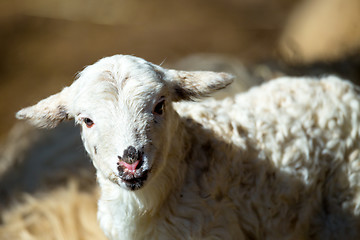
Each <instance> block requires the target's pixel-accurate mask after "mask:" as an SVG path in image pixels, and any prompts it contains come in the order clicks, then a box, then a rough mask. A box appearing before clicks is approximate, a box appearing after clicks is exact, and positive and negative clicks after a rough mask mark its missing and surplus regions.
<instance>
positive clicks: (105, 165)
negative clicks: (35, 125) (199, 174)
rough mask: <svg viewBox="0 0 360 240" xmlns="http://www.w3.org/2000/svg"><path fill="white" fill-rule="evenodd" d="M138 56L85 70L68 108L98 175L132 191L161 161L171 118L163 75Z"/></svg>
mask: <svg viewBox="0 0 360 240" xmlns="http://www.w3.org/2000/svg"><path fill="white" fill-rule="evenodd" d="M131 60H133V59H131ZM136 60H137V61H130V60H128V59H126V61H118V62H116V63H113V62H110V63H109V62H105V63H103V64H101V62H99V63H98V64H95V65H93V66H90V67H88V68H87V69H85V70H84V71H83V72H82V73H81V75H80V77H79V79H78V80H77V81H78V82H79V84H81V85H82V86H81V87H80V88H79V89H80V90H79V91H78V92H77V93H75V95H74V96H75V98H74V99H73V102H74V105H73V108H72V111H73V112H74V113H75V120H76V122H77V123H79V124H80V125H81V129H82V139H83V142H84V145H85V148H86V150H87V152H88V153H89V154H90V156H91V158H92V160H93V163H94V165H95V167H96V168H97V170H98V174H102V175H103V177H106V178H108V179H110V180H111V181H113V182H115V183H117V184H118V185H120V186H121V187H123V188H126V189H130V190H137V189H139V188H141V187H142V186H143V185H144V183H145V182H146V181H147V180H149V181H150V179H151V177H152V175H155V174H156V172H157V170H158V169H161V168H162V166H163V165H164V157H165V156H166V154H167V149H168V147H167V146H168V144H169V139H171V135H172V133H173V132H172V131H171V129H169V124H168V123H169V122H172V121H174V120H175V119H173V120H170V119H171V118H173V117H174V112H173V110H172V109H171V103H170V99H171V97H170V93H169V90H168V89H167V87H166V84H165V82H164V80H163V79H162V77H163V74H162V73H160V70H157V69H155V68H154V66H152V65H151V64H149V63H147V62H145V61H140V63H139V60H138V59H136ZM84 89H86V91H84Z"/></svg>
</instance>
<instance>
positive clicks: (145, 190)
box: [16, 55, 360, 239]
mask: <svg viewBox="0 0 360 240" xmlns="http://www.w3.org/2000/svg"><path fill="white" fill-rule="evenodd" d="M232 81H233V77H232V75H230V74H227V73H215V72H210V71H193V72H189V71H179V70H173V69H166V68H164V67H161V66H158V65H155V64H152V63H150V62H147V61H145V60H143V59H141V58H138V57H135V56H127V55H115V56H112V57H106V58H103V59H101V60H99V61H98V62H96V63H95V64H93V65H90V66H88V67H86V68H85V69H84V70H83V71H82V72H81V73H80V74H79V76H78V78H77V79H76V80H75V81H74V82H73V84H72V85H70V86H69V87H66V88H64V89H63V90H62V91H61V92H59V93H57V94H55V95H52V96H50V97H48V98H46V99H44V100H42V101H40V102H39V103H37V104H36V105H34V106H31V107H28V108H24V109H22V110H20V111H19V112H18V113H17V115H16V116H17V118H19V119H27V120H28V121H29V122H30V123H32V124H33V125H35V126H37V127H43V128H53V127H55V126H56V125H57V124H58V123H60V122H61V121H64V120H68V119H74V120H75V122H76V123H77V124H79V125H81V137H82V141H83V143H84V147H85V149H86V151H87V153H88V154H89V156H90V158H91V159H92V162H93V164H94V166H95V168H96V175H97V181H98V184H99V186H100V189H101V196H100V199H99V201H98V221H99V224H100V227H101V228H102V230H103V231H104V233H105V235H106V236H107V237H108V238H109V239H340V238H343V239H359V237H360V230H359V229H360V217H359V214H360V141H359V140H360V139H359V135H360V127H359V123H360V109H359V103H360V96H359V91H360V90H359V88H358V87H356V86H354V85H353V84H352V83H350V82H348V81H346V80H342V79H340V78H338V77H336V76H327V77H322V78H320V79H316V78H310V77H308V78H307V77H302V78H291V77H281V78H279V79H275V80H272V81H270V82H268V83H265V84H263V85H261V86H258V87H254V88H252V89H250V90H249V91H248V92H246V93H241V94H238V95H236V96H235V97H233V98H226V99H223V100H214V99H211V98H209V99H206V100H203V101H197V100H199V99H201V98H204V97H207V96H209V95H210V94H211V93H213V92H215V91H217V90H220V89H222V88H225V87H226V86H228V85H229V84H231V83H232Z"/></svg>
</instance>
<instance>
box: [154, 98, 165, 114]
mask: <svg viewBox="0 0 360 240" xmlns="http://www.w3.org/2000/svg"><path fill="white" fill-rule="evenodd" d="M164 110H165V99H164V98H163V97H162V98H161V99H160V101H159V102H158V103H157V104H156V105H155V107H154V110H153V114H157V115H162V114H163V113H164Z"/></svg>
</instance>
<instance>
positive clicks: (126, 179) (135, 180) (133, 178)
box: [118, 162, 150, 191]
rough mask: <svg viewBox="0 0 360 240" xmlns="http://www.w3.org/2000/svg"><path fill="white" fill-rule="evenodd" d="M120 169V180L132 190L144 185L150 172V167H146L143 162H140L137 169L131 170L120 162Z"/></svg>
mask: <svg viewBox="0 0 360 240" xmlns="http://www.w3.org/2000/svg"><path fill="white" fill-rule="evenodd" d="M118 171H119V178H120V181H122V182H123V183H125V185H126V187H127V188H128V189H130V190H132V191H135V190H138V189H140V188H141V187H143V185H144V183H145V182H146V180H147V178H148V175H149V172H150V170H149V169H145V167H144V166H143V163H142V162H141V163H139V164H138V167H137V168H136V169H131V170H129V169H128V168H126V165H124V164H122V163H121V162H120V163H119V164H118Z"/></svg>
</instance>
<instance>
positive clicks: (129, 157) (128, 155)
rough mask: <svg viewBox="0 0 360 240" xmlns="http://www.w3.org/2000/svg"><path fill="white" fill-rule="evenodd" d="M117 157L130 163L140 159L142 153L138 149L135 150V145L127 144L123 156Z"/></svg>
mask: <svg viewBox="0 0 360 240" xmlns="http://www.w3.org/2000/svg"><path fill="white" fill-rule="evenodd" d="M118 158H119V160H121V161H124V162H126V163H129V164H132V163H134V162H136V161H137V160H141V158H142V154H141V152H140V151H139V150H136V148H135V147H133V146H129V147H128V148H127V149H125V150H124V153H123V156H122V157H121V156H118Z"/></svg>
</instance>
